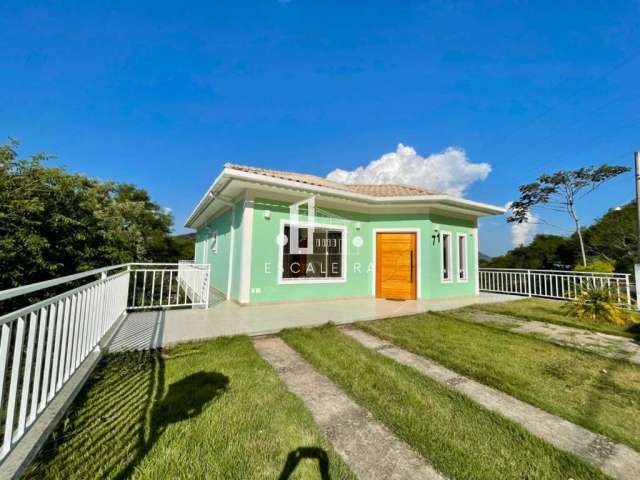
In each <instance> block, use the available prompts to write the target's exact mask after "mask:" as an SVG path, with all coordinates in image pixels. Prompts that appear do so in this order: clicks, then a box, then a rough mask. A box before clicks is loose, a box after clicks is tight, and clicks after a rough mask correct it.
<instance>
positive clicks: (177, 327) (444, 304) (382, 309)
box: [110, 293, 520, 352]
mask: <svg viewBox="0 0 640 480" xmlns="http://www.w3.org/2000/svg"><path fill="white" fill-rule="evenodd" d="M518 299H520V297H516V296H513V295H511V296H510V295H497V294H490V293H481V294H480V295H471V296H466V297H455V298H442V299H434V300H407V301H392V300H383V299H377V298H371V297H367V298H353V299H332V300H318V301H309V302H289V303H279V304H264V305H250V306H240V305H238V304H237V303H235V302H230V301H224V302H221V303H218V304H216V305H213V306H212V307H211V308H208V309H182V310H165V311H152V312H140V313H130V314H129V316H128V317H127V319H126V320H125V322H124V324H123V325H122V328H121V329H120V331H119V332H118V334H117V335H116V337H115V338H114V340H113V342H112V344H111V348H110V351H112V352H113V351H124V350H144V349H149V348H159V347H164V346H167V345H172V344H175V343H179V342H187V341H192V340H202V339H207V338H215V337H222V336H232V335H252V336H255V335H268V334H273V333H277V332H279V331H280V330H282V329H284V328H294V327H315V326H318V325H323V324H325V323H327V322H334V323H336V324H347V323H353V322H358V321H364V320H374V319H378V318H389V317H397V316H402V315H413V314H416V313H422V312H426V311H428V310H448V309H455V308H461V307H464V306H468V305H474V304H478V303H492V302H503V301H513V300H518Z"/></svg>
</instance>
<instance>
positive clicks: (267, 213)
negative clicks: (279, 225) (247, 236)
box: [264, 210, 271, 220]
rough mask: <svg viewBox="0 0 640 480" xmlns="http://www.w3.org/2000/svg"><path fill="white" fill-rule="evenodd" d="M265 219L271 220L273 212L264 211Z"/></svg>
mask: <svg viewBox="0 0 640 480" xmlns="http://www.w3.org/2000/svg"><path fill="white" fill-rule="evenodd" d="M264 218H265V220H269V219H270V218H271V210H265V211H264Z"/></svg>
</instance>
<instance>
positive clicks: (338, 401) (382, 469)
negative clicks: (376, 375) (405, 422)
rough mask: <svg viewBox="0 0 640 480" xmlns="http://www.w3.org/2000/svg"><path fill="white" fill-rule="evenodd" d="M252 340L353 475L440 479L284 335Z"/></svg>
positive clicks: (397, 479)
mask: <svg viewBox="0 0 640 480" xmlns="http://www.w3.org/2000/svg"><path fill="white" fill-rule="evenodd" d="M253 342H254V345H255V348H256V350H257V351H258V353H259V354H260V355H261V356H262V357H263V358H264V359H265V360H266V361H267V362H269V363H270V364H271V365H272V366H273V368H274V369H275V370H276V371H277V372H278V375H279V376H280V378H281V379H282V380H283V381H284V383H285V384H286V385H287V388H288V389H289V390H290V391H291V392H293V393H294V394H295V395H297V396H298V397H300V398H301V399H302V401H304V403H305V404H306V406H307V408H308V409H309V410H310V411H311V413H312V415H313V418H314V420H315V421H316V423H317V424H318V426H319V427H320V429H321V431H322V432H323V433H324V434H325V436H326V437H327V438H328V439H329V441H330V442H331V443H332V444H333V447H334V448H335V450H336V452H338V454H339V455H340V456H341V457H342V458H343V459H344V461H345V462H346V463H347V464H348V465H349V466H350V467H351V470H352V471H353V472H354V473H355V474H356V475H357V476H358V478H359V479H361V480H374V479H376V480H377V479H380V480H382V479H389V480H400V479H407V480H409V479H411V480H414V479H415V480H423V479H424V480H444V479H445V477H443V476H442V475H441V474H440V473H438V472H437V471H436V470H434V468H433V467H432V466H431V465H429V463H427V461H425V459H424V458H423V457H422V456H420V455H419V454H417V453H416V452H415V451H413V450H412V449H411V448H410V447H409V446H408V445H406V444H405V443H404V442H402V441H401V440H399V439H398V438H397V437H396V436H395V435H394V434H393V433H391V432H390V431H388V430H387V429H386V428H385V427H384V426H383V425H382V424H381V423H379V422H377V421H376V420H374V419H373V418H372V416H371V414H370V413H369V412H368V411H367V410H366V409H364V408H362V407H361V406H359V405H358V404H356V403H355V402H354V401H353V400H351V399H350V398H349V397H348V396H347V395H346V394H345V393H344V392H342V391H341V390H340V389H339V388H338V387H337V386H336V385H334V384H333V383H332V382H331V381H330V380H329V379H328V378H327V377H325V376H323V375H321V374H320V373H318V372H317V371H316V370H315V369H314V368H313V367H312V366H311V365H310V364H309V363H307V362H306V361H305V360H304V359H303V358H302V357H301V356H300V354H298V353H297V352H296V351H294V350H293V349H292V348H290V347H289V346H288V345H287V344H286V343H285V342H284V341H282V340H281V339H279V338H275V337H263V338H256V339H254V340H253Z"/></svg>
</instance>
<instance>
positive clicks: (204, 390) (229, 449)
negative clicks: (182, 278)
mask: <svg viewBox="0 0 640 480" xmlns="http://www.w3.org/2000/svg"><path fill="white" fill-rule="evenodd" d="M300 447H313V448H314V449H313V450H309V451H310V452H311V454H312V455H316V457H322V456H323V455H324V453H323V451H324V452H326V454H328V459H329V465H330V472H329V474H330V475H331V478H332V479H355V477H354V475H353V474H352V473H351V472H350V470H349V468H348V467H347V466H346V465H345V464H344V463H343V462H342V460H341V459H340V457H338V456H337V455H336V454H335V453H334V451H333V450H332V448H331V447H330V445H329V443H328V442H327V441H326V440H325V439H324V438H323V437H322V436H321V434H320V433H319V431H318V429H317V427H316V425H315V423H314V422H313V418H312V416H311V414H310V413H309V412H308V410H307V409H306V408H305V407H304V404H303V403H302V401H301V400H299V399H298V398H297V397H295V396H294V395H293V394H291V393H289V392H288V390H287V389H286V387H285V386H284V384H283V383H282V382H281V381H280V380H279V378H278V376H277V374H276V373H275V372H274V371H273V370H272V369H271V367H270V366H269V365H268V364H266V363H265V362H264V361H263V360H262V359H261V358H260V357H259V356H258V354H257V353H256V352H255V350H254V349H253V346H252V344H251V342H250V341H249V340H248V339H247V338H246V337H235V338H232V339H220V340H216V341H210V342H202V343H192V344H184V345H181V346H178V347H175V348H172V349H170V350H165V351H164V353H163V354H161V353H160V352H159V351H156V352H133V353H125V354H114V355H110V356H108V357H106V359H105V360H104V361H103V362H102V364H101V365H100V367H99V369H98V371H97V372H96V373H95V374H94V376H93V377H92V381H91V382H90V384H88V385H87V386H86V387H85V388H84V390H83V391H82V393H81V394H80V396H79V398H78V399H77V400H76V402H75V403H74V405H73V407H72V409H71V411H70V413H69V415H68V417H67V418H66V419H65V420H64V421H63V422H61V424H60V426H59V427H58V429H57V430H56V431H55V434H54V435H53V438H52V439H50V440H49V441H48V443H47V444H46V445H45V447H44V448H43V450H42V452H41V453H40V455H39V456H38V457H37V459H36V461H35V462H34V464H33V465H32V467H31V468H30V470H29V471H28V473H27V475H26V477H27V478H38V479H41V478H60V479H63V478H64V479H86V478H123V479H124V478H130V477H133V478H146V479H159V478H211V479H234V478H236V479H248V478H251V479H253V478H265V479H275V478H278V477H279V475H280V474H281V473H282V472H283V469H284V467H285V464H286V462H287V457H288V455H289V454H290V453H291V452H295V451H296V450H297V449H298V448H300ZM291 458H294V457H293V456H292V457H291ZM294 463H295V462H294ZM291 467H293V464H291ZM288 471H289V472H292V474H291V477H290V478H296V479H300V478H305V479H307V478H308V479H317V478H320V473H319V462H318V460H317V458H316V459H313V458H312V459H306V460H302V461H301V462H300V463H299V464H298V466H297V468H295V469H293V468H289V469H288ZM285 478H289V477H285Z"/></svg>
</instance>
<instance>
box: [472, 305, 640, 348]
mask: <svg viewBox="0 0 640 480" xmlns="http://www.w3.org/2000/svg"><path fill="white" fill-rule="evenodd" d="M565 303H566V302H563V301H560V300H544V299H541V298H527V299H525V300H516V301H513V302H500V303H484V304H478V305H474V306H472V307H466V308H465V309H464V310H466V311H473V310H480V311H483V312H490V313H499V314H502V315H511V316H513V317H518V318H523V319H525V320H538V321H540V322H547V323H556V324H558V325H566V326H568V327H576V328H584V329H586V330H592V331H594V332H602V333H610V334H613V335H622V336H625V337H630V338H638V339H640V323H637V322H639V321H640V317H638V315H637V314H635V313H634V315H633V318H634V319H635V321H636V323H635V324H632V325H629V326H625V327H623V326H618V325H613V324H609V323H604V322H589V321H585V320H580V319H579V318H577V317H573V316H570V315H567V314H566V313H565V312H564V309H563V306H564V305H565Z"/></svg>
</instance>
